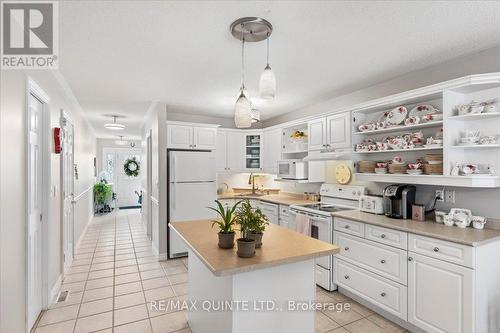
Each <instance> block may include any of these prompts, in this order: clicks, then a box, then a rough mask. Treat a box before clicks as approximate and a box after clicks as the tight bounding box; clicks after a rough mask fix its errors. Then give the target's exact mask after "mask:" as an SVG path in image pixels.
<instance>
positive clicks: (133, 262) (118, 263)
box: [115, 259, 137, 268]
mask: <svg viewBox="0 0 500 333" xmlns="http://www.w3.org/2000/svg"><path fill="white" fill-rule="evenodd" d="M132 265H133V266H136V265H137V260H135V259H128V260H119V261H116V262H115V268H117V267H125V266H132Z"/></svg>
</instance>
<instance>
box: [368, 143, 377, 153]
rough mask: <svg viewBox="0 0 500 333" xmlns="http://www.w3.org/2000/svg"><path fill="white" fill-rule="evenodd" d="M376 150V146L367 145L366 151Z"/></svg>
mask: <svg viewBox="0 0 500 333" xmlns="http://www.w3.org/2000/svg"><path fill="white" fill-rule="evenodd" d="M375 150H377V145H376V144H374V143H371V144H369V145H368V151H375Z"/></svg>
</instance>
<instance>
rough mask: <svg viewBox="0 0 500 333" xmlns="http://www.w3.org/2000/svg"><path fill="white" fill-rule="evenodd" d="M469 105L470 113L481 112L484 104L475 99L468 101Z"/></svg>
mask: <svg viewBox="0 0 500 333" xmlns="http://www.w3.org/2000/svg"><path fill="white" fill-rule="evenodd" d="M469 107H470V113H481V112H483V110H484V105H481V104H480V103H478V102H476V101H472V102H470V104H469Z"/></svg>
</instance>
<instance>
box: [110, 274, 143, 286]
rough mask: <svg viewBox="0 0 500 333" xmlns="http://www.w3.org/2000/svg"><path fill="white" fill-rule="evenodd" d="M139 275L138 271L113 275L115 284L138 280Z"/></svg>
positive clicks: (139, 278)
mask: <svg viewBox="0 0 500 333" xmlns="http://www.w3.org/2000/svg"><path fill="white" fill-rule="evenodd" d="M140 280H141V277H140V275H139V273H130V274H123V275H117V276H115V284H123V283H130V282H135V281H140Z"/></svg>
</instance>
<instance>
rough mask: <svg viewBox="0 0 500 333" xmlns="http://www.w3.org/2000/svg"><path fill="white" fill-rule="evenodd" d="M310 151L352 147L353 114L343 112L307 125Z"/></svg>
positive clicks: (312, 121) (315, 120)
mask: <svg viewBox="0 0 500 333" xmlns="http://www.w3.org/2000/svg"><path fill="white" fill-rule="evenodd" d="M307 130H308V133H309V134H308V144H309V146H308V149H309V150H310V151H311V150H321V149H327V148H328V149H338V148H349V147H350V146H351V113H350V112H343V113H338V114H334V115H331V116H328V117H325V118H318V119H314V120H311V121H309V122H308V123H307Z"/></svg>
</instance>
